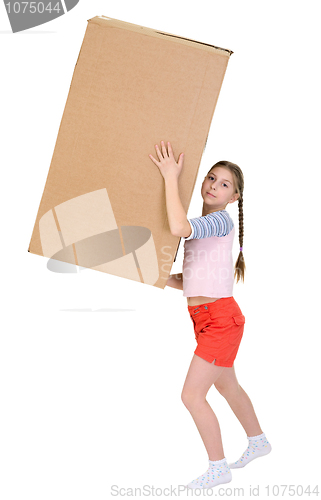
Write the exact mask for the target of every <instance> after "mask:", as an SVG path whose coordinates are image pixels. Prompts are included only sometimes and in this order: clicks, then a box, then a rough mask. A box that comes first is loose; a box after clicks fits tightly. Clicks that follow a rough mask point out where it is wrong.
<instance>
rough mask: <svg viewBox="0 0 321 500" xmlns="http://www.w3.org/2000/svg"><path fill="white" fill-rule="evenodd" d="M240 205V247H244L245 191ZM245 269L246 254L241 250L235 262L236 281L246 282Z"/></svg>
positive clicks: (239, 202)
mask: <svg viewBox="0 0 321 500" xmlns="http://www.w3.org/2000/svg"><path fill="white" fill-rule="evenodd" d="M238 206H239V243H240V247H241V248H242V247H243V236H244V223H243V193H242V194H241V196H240V197H239V199H238ZM244 271H245V262H244V256H243V250H240V253H239V256H238V258H237V261H236V264H235V273H234V278H235V277H237V279H236V283H238V281H239V280H240V279H242V281H243V282H244Z"/></svg>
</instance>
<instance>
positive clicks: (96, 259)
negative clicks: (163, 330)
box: [28, 16, 233, 288]
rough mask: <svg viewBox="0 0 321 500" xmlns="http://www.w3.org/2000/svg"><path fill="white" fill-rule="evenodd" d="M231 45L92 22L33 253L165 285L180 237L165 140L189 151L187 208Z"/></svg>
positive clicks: (184, 188) (99, 19)
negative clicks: (164, 162) (163, 156)
mask: <svg viewBox="0 0 321 500" xmlns="http://www.w3.org/2000/svg"><path fill="white" fill-rule="evenodd" d="M232 53H233V52H232V51H231V50H227V49H222V48H219V47H215V46H213V45H209V44H205V43H201V42H197V41H195V40H190V39H186V38H182V37H179V36H176V35H172V34H170V33H165V32H161V31H157V30H153V29H150V28H146V27H144V26H138V25H135V24H131V23H127V22H123V21H119V20H116V19H111V18H108V17H105V16H96V17H94V18H92V19H89V20H88V25H87V29H86V33H85V36H84V40H83V43H82V46H81V49H80V53H79V56H78V60H77V63H76V66H75V69H74V74H73V78H72V82H71V86H70V89H69V94H68V98H67V102H66V106H65V109H64V113H63V117H62V120H61V124H60V128H59V133H58V137H57V141H56V145H55V149H54V153H53V157H52V161H51V165H50V169H49V173H48V177H47V181H46V184H45V188H44V192H43V195H42V199H41V202H40V206H39V210H38V214H37V218H36V222H35V226H34V230H33V233H32V237H31V241H30V246H29V250H28V251H29V252H32V253H34V254H37V255H42V256H45V257H49V258H50V259H54V260H55V261H60V262H65V263H67V264H69V265H72V266H73V268H75V265H79V266H82V267H86V268H91V269H94V270H97V271H102V272H105V273H109V274H113V275H116V276H121V277H123V278H129V279H131V280H135V281H138V282H142V283H146V284H148V285H153V286H156V287H159V288H164V287H165V285H166V281H167V278H168V276H169V274H170V270H171V267H172V264H173V261H174V260H175V256H176V252H177V249H178V245H179V241H180V238H179V237H177V236H173V235H172V234H171V232H170V228H169V224H168V219H167V212H166V199H165V185H164V180H163V177H162V176H161V174H160V172H159V170H158V168H157V166H156V165H155V164H154V163H153V162H152V161H151V160H150V158H149V156H148V155H149V154H150V153H151V154H152V155H153V156H154V157H155V156H156V153H155V144H160V141H161V140H164V141H170V142H171V144H172V147H173V150H174V154H175V158H176V160H177V158H178V155H179V154H180V153H181V152H184V153H185V160H184V167H183V170H182V173H181V175H180V177H179V192H180V197H181V200H182V204H183V207H184V209H185V210H186V212H187V210H188V207H189V204H190V201H191V197H192V193H193V189H194V185H195V181H196V177H197V173H198V169H199V165H200V161H201V157H202V154H203V150H204V148H205V144H206V140H207V136H208V133H209V128H210V125H211V121H212V117H213V113H214V110H215V106H216V102H217V99H218V95H219V92H220V89H221V86H222V82H223V78H224V74H225V71H226V67H227V63H228V60H229V57H230V55H231V54H232Z"/></svg>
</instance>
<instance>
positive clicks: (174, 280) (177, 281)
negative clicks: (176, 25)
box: [166, 273, 183, 290]
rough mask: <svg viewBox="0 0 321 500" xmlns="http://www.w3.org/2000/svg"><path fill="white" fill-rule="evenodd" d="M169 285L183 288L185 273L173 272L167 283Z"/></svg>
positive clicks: (179, 288)
mask: <svg viewBox="0 0 321 500" xmlns="http://www.w3.org/2000/svg"><path fill="white" fill-rule="evenodd" d="M166 285H167V286H171V287H172V288H177V289H178V290H183V274H182V273H179V274H171V275H170V276H169V278H168V280H167V283H166Z"/></svg>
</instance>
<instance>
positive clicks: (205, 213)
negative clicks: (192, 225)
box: [202, 205, 225, 217]
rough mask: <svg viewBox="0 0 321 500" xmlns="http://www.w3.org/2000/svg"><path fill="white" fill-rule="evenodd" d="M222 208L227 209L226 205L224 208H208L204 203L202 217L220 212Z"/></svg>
mask: <svg viewBox="0 0 321 500" xmlns="http://www.w3.org/2000/svg"><path fill="white" fill-rule="evenodd" d="M221 210H225V207H223V208H214V209H210V208H206V207H205V206H204V205H203V209H202V217H203V216H204V215H208V214H212V213H213V212H220V211H221Z"/></svg>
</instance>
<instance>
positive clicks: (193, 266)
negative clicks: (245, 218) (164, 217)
mask: <svg viewBox="0 0 321 500" xmlns="http://www.w3.org/2000/svg"><path fill="white" fill-rule="evenodd" d="M188 222H189V223H190V226H191V229H192V233H191V234H190V236H188V237H187V238H184V240H185V242H184V261H183V296H184V297H198V296H202V297H216V298H221V297H232V296H233V285H234V267H233V258H232V246H233V240H234V235H235V227H234V223H233V220H232V219H231V217H230V215H229V213H228V212H227V211H226V210H219V211H217V212H212V213H210V214H208V215H204V216H202V217H196V218H194V219H188Z"/></svg>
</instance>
